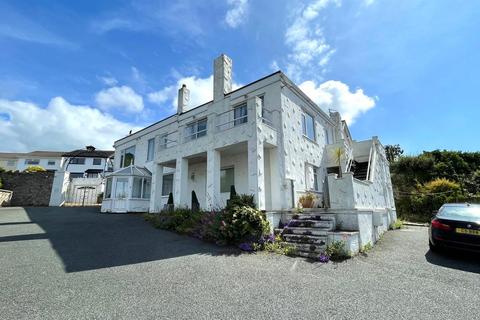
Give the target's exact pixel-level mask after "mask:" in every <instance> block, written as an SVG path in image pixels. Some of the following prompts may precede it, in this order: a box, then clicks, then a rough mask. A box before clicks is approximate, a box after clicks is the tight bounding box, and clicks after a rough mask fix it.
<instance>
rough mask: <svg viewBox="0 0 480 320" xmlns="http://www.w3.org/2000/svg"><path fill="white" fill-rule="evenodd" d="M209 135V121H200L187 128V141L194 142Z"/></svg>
mask: <svg viewBox="0 0 480 320" xmlns="http://www.w3.org/2000/svg"><path fill="white" fill-rule="evenodd" d="M206 134H207V119H206V118H205V119H202V120H198V121H196V122H194V123H191V124H189V125H188V126H187V127H186V128H185V138H186V140H187V141H188V140H194V139H197V138H200V137H203V136H205V135H206Z"/></svg>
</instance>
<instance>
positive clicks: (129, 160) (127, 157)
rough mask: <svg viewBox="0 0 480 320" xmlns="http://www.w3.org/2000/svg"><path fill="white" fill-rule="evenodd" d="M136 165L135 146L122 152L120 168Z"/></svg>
mask: <svg viewBox="0 0 480 320" xmlns="http://www.w3.org/2000/svg"><path fill="white" fill-rule="evenodd" d="M134 164H135V146H131V147H129V148H126V149H125V150H122V155H121V156H120V167H121V168H123V167H128V166H130V165H134Z"/></svg>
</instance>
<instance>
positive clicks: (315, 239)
mask: <svg viewBox="0 0 480 320" xmlns="http://www.w3.org/2000/svg"><path fill="white" fill-rule="evenodd" d="M282 237H283V239H284V240H285V241H286V242H291V243H304V244H317V245H326V244H327V237H326V236H310V235H308V236H306V235H300V234H284V235H283V236H282Z"/></svg>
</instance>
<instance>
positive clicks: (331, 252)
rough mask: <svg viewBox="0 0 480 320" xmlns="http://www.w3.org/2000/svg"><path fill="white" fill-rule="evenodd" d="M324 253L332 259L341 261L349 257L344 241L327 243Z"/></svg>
mask: <svg viewBox="0 0 480 320" xmlns="http://www.w3.org/2000/svg"><path fill="white" fill-rule="evenodd" d="M325 254H326V255H327V256H328V257H329V258H330V260H332V261H341V260H345V259H348V258H350V253H348V252H347V250H346V249H345V241H334V242H332V243H331V244H329V245H327V249H325Z"/></svg>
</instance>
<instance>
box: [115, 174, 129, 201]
mask: <svg viewBox="0 0 480 320" xmlns="http://www.w3.org/2000/svg"><path fill="white" fill-rule="evenodd" d="M127 191H128V178H117V184H116V185H115V198H116V199H125V198H126V197H127Z"/></svg>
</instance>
